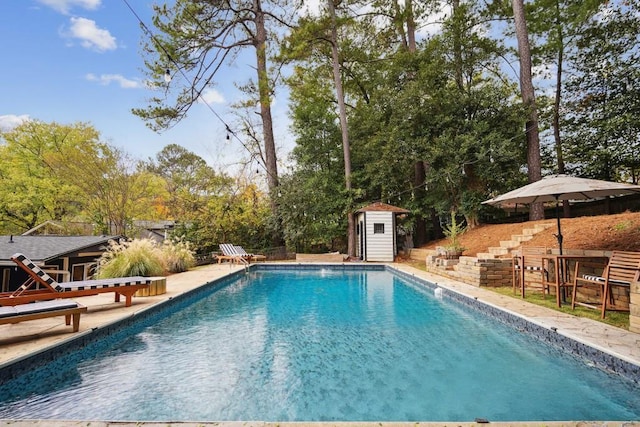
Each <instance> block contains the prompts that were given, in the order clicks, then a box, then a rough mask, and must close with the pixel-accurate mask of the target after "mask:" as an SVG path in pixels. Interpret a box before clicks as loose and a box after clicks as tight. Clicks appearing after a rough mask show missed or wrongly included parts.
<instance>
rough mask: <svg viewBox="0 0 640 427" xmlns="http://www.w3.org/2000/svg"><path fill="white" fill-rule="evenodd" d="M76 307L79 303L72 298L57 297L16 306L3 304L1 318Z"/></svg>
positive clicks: (0, 312)
mask: <svg viewBox="0 0 640 427" xmlns="http://www.w3.org/2000/svg"><path fill="white" fill-rule="evenodd" d="M76 307H78V303H77V302H75V301H73V300H70V299H57V300H52V301H38V302H32V303H28V304H20V305H15V306H2V307H0V318H4V317H12V316H19V315H23V314H34V313H44V312H47V311H57V310H64V309H67V308H76Z"/></svg>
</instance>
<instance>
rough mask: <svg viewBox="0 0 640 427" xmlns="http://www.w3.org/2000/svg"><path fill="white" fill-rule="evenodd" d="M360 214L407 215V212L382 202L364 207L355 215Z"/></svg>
mask: <svg viewBox="0 0 640 427" xmlns="http://www.w3.org/2000/svg"><path fill="white" fill-rule="evenodd" d="M360 212H394V213H409V211H408V210H406V209H403V208H399V207H397V206H393V205H388V204H386V203H382V202H375V203H372V204H370V205H369V206H365V207H363V208H360V209H358V210H357V211H356V213H360Z"/></svg>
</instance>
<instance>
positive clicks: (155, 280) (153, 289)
mask: <svg viewBox="0 0 640 427" xmlns="http://www.w3.org/2000/svg"><path fill="white" fill-rule="evenodd" d="M150 279H151V284H150V285H149V287H148V288H147V289H140V290H138V291H137V292H136V293H135V296H137V297H152V296H154V295H162V294H164V293H166V292H167V278H166V277H150Z"/></svg>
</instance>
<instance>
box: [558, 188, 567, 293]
mask: <svg viewBox="0 0 640 427" xmlns="http://www.w3.org/2000/svg"><path fill="white" fill-rule="evenodd" d="M556 222H557V223H558V234H556V238H557V239H558V247H559V248H560V255H562V228H561V227H560V200H558V197H557V196H556ZM556 264H557V265H556V269H557V270H558V271H556V274H557V275H558V277H559V278H560V280H561V281H562V282H564V281H565V279H566V277H564V273H565V269H564V265H563V262H562V261H561V260H559V259H557V261H556ZM562 290H563V292H562V300H563V301H566V297H565V293H564V287H563V288H562ZM557 292H560V289H557Z"/></svg>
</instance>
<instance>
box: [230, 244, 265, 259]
mask: <svg viewBox="0 0 640 427" xmlns="http://www.w3.org/2000/svg"><path fill="white" fill-rule="evenodd" d="M234 247H235V248H236V252H237V253H238V254H240V256H242V257H243V258H245V259H247V260H249V262H251V261H266V260H267V257H266V255H261V254H249V253H247V251H246V250H245V249H244V248H243V247H242V246H237V245H236V246H234Z"/></svg>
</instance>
